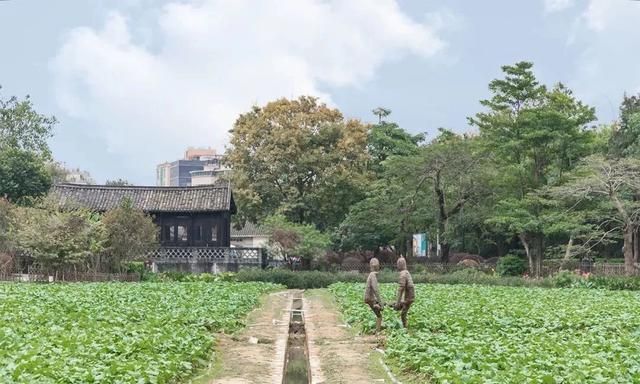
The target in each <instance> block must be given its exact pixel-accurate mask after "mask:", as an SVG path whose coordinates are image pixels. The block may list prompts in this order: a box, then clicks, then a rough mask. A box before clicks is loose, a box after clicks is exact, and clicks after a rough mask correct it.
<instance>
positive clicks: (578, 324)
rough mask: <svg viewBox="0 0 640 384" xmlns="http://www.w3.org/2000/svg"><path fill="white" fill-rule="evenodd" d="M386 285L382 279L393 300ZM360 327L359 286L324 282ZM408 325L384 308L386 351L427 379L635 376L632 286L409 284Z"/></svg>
mask: <svg viewBox="0 0 640 384" xmlns="http://www.w3.org/2000/svg"><path fill="white" fill-rule="evenodd" d="M394 288H395V286H394V285H389V284H385V285H382V288H381V289H382V294H383V297H386V298H388V299H391V298H393V294H394V292H393V291H394ZM330 289H331V291H332V292H333V293H334V295H335V296H336V297H337V299H338V302H339V303H340V305H341V307H342V310H343V313H344V314H345V319H346V321H348V322H349V323H351V324H354V325H356V326H359V327H361V329H363V330H364V331H370V330H371V327H372V325H373V314H372V313H370V310H369V308H368V307H367V306H366V305H364V303H363V302H362V300H363V299H362V296H363V292H364V286H363V285H362V284H348V283H338V284H334V285H332V286H331V287H330ZM416 297H417V299H416V302H415V303H414V306H413V307H412V309H411V311H410V314H409V323H410V324H409V326H410V330H409V332H405V331H404V330H402V329H399V328H398V326H397V324H398V321H397V316H398V315H397V313H395V312H393V311H391V310H388V309H387V310H385V312H384V316H385V323H388V325H390V327H389V328H388V329H387V331H386V332H387V336H388V337H387V356H388V357H389V359H390V361H391V363H392V364H393V365H395V366H396V367H398V368H400V369H401V370H403V371H404V372H406V373H408V374H409V375H410V376H414V377H416V378H418V380H419V381H430V382H435V383H543V384H552V383H638V382H640V342H639V340H640V294H638V293H637V292H612V291H605V290H589V289H541V288H513V287H487V286H468V285H467V286H465V285H456V286H450V285H423V284H419V285H417V286H416Z"/></svg>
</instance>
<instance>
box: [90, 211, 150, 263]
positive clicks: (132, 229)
mask: <svg viewBox="0 0 640 384" xmlns="http://www.w3.org/2000/svg"><path fill="white" fill-rule="evenodd" d="M102 224H103V226H104V231H105V236H106V241H105V250H106V254H107V256H108V259H107V264H108V265H109V267H110V268H111V269H112V270H122V267H123V262H126V261H134V260H141V259H144V258H145V257H146V255H147V252H148V251H150V250H152V249H154V248H155V247H157V245H158V227H157V226H156V225H155V224H154V222H153V219H152V218H151V217H150V216H149V215H147V214H145V213H144V212H142V211H140V210H137V209H135V208H134V207H133V204H132V202H131V201H130V200H126V199H125V200H123V201H122V202H121V203H120V206H119V207H118V208H116V209H113V210H111V211H108V212H107V213H105V214H104V216H103V218H102Z"/></svg>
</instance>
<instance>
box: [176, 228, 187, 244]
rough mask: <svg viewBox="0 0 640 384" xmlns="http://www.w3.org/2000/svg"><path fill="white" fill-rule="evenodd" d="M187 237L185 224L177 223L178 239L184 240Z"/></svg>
mask: <svg viewBox="0 0 640 384" xmlns="http://www.w3.org/2000/svg"><path fill="white" fill-rule="evenodd" d="M188 239H189V237H188V235H187V226H186V225H178V241H180V242H186V241H187V240H188Z"/></svg>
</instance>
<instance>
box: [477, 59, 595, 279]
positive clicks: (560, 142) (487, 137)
mask: <svg viewBox="0 0 640 384" xmlns="http://www.w3.org/2000/svg"><path fill="white" fill-rule="evenodd" d="M532 67H533V64H531V63H528V62H519V63H516V64H515V65H513V66H504V67H502V70H503V72H504V73H505V77H504V79H496V80H493V81H492V82H491V83H489V89H490V90H491V92H492V93H493V96H492V98H491V99H488V100H482V101H481V102H480V103H481V104H482V105H483V106H485V107H486V108H487V109H488V111H486V112H481V113H478V114H476V116H475V117H474V118H470V119H469V121H470V123H471V124H472V125H475V126H477V127H479V129H480V137H481V139H482V141H483V142H484V144H485V148H486V151H487V153H488V154H492V155H493V157H492V158H493V159H494V160H495V165H496V167H498V168H499V170H500V171H499V172H500V174H501V177H500V178H499V179H498V180H497V181H499V182H501V183H500V184H498V183H496V184H495V185H494V189H495V190H496V191H497V192H499V193H500V194H501V197H500V199H502V200H505V203H504V204H506V206H511V207H512V209H513V210H514V211H513V212H514V213H513V214H512V215H510V214H509V212H508V211H503V212H501V213H500V214H499V215H497V217H496V218H494V219H498V221H500V222H503V223H504V224H505V225H504V226H503V228H510V230H511V231H516V232H515V234H516V235H517V236H518V237H519V238H520V240H521V241H526V243H527V244H524V243H523V246H524V248H525V252H526V253H527V256H528V258H529V260H530V264H531V265H530V267H532V271H531V272H532V273H534V274H536V275H538V274H539V273H540V270H539V268H538V267H539V266H541V260H542V257H543V255H544V248H545V242H544V240H545V234H544V231H543V226H544V222H545V220H544V218H543V216H544V214H545V213H544V210H545V204H540V201H538V200H537V199H536V198H535V197H531V195H530V193H531V192H534V191H536V190H537V189H539V188H542V187H544V186H547V185H556V184H558V183H560V182H561V181H562V180H563V178H564V177H565V173H566V172H567V171H569V170H571V169H572V168H573V167H574V166H575V164H576V163H577V162H578V161H579V160H580V159H581V158H582V157H584V156H585V155H587V154H589V151H590V150H591V149H592V148H593V145H592V141H593V134H592V133H591V132H590V131H589V130H588V128H589V127H588V126H587V125H588V124H589V123H590V122H592V121H594V120H595V112H594V109H593V108H591V107H588V106H586V105H584V104H582V103H581V102H580V101H579V100H576V99H575V98H574V97H573V94H572V92H571V91H570V90H569V89H567V88H566V87H565V86H564V85H562V84H557V85H555V86H554V87H553V88H552V89H551V90H548V89H547V87H546V86H544V85H540V84H539V83H538V81H537V80H536V78H535V76H534V74H533V71H532ZM504 204H503V205H504ZM524 211H526V212H527V214H525V212H524ZM509 216H511V219H512V220H509ZM532 218H535V220H534V221H531V220H530V219H532ZM523 220H524V221H523ZM523 239H526V240H523Z"/></svg>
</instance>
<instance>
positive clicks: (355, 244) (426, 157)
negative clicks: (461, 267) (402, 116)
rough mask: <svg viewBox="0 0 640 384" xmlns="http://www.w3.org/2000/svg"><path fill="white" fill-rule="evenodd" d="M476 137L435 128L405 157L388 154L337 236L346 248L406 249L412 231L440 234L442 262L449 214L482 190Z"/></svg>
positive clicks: (450, 232)
mask: <svg viewBox="0 0 640 384" xmlns="http://www.w3.org/2000/svg"><path fill="white" fill-rule="evenodd" d="M476 142H477V139H473V138H470V137H465V136H459V135H456V134H454V133H453V132H451V131H447V130H444V129H441V130H440V135H439V136H438V137H437V138H436V139H435V140H434V141H432V142H431V143H429V144H428V145H426V146H424V147H421V148H418V149H417V153H415V154H414V155H410V156H395V157H391V158H390V159H388V160H387V161H385V162H384V163H383V164H384V171H383V173H382V175H381V176H380V179H379V180H378V181H377V182H376V183H375V184H374V185H373V187H372V188H371V191H370V193H368V195H367V198H366V199H365V200H363V201H361V202H359V203H357V204H355V205H354V206H353V207H352V209H351V210H350V212H349V215H348V216H347V218H346V219H345V221H344V222H343V223H342V226H341V227H340V229H339V231H338V233H337V236H338V237H339V239H340V242H341V246H342V247H344V248H348V249H354V248H356V249H357V248H365V249H377V248H378V247H380V246H385V245H389V244H390V243H392V244H393V245H395V246H396V248H397V249H398V250H399V251H400V252H401V253H407V252H408V250H409V249H410V244H409V241H410V239H411V234H412V233H416V232H415V231H420V232H422V231H424V230H425V229H427V228H428V229H429V231H430V233H431V234H432V235H435V234H436V233H439V234H440V238H441V244H442V251H443V252H442V259H443V261H445V262H447V261H448V257H449V249H450V244H451V241H452V239H453V237H454V232H455V231H454V230H455V228H454V224H455V223H454V221H453V219H454V218H455V217H456V216H457V215H459V214H460V213H461V212H462V210H463V208H464V207H466V206H472V205H473V204H475V203H476V202H477V201H478V199H479V198H480V196H481V195H483V194H484V193H485V188H484V187H483V183H482V180H483V179H484V175H483V172H484V171H483V169H482V163H483V161H484V154H482V153H481V152H480V151H479V149H478V148H477V145H476Z"/></svg>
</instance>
